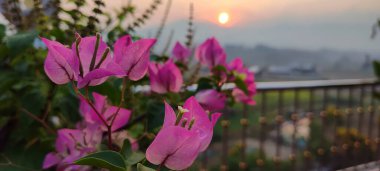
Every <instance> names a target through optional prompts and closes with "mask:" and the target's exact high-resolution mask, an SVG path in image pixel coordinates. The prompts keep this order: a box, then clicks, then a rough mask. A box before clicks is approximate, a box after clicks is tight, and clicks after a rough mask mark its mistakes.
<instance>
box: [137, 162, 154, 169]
mask: <svg viewBox="0 0 380 171" xmlns="http://www.w3.org/2000/svg"><path fill="white" fill-rule="evenodd" d="M137 171H154V169H152V168H150V167H146V166H144V165H142V164H140V163H139V164H137Z"/></svg>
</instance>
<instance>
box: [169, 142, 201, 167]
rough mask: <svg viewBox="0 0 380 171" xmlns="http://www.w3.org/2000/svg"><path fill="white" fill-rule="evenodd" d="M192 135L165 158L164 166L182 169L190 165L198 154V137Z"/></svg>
mask: <svg viewBox="0 0 380 171" xmlns="http://www.w3.org/2000/svg"><path fill="white" fill-rule="evenodd" d="M196 136H197V135H192V136H190V137H189V138H187V140H186V141H185V142H184V143H183V144H182V145H181V147H180V148H178V150H176V151H175V153H174V154H172V155H171V156H170V157H169V158H167V159H166V162H165V166H166V167H168V168H170V169H172V170H184V169H186V168H188V167H190V166H191V165H192V164H193V163H194V160H195V159H196V158H197V156H198V154H199V152H200V151H199V148H200V143H201V141H200V139H199V138H197V137H196Z"/></svg>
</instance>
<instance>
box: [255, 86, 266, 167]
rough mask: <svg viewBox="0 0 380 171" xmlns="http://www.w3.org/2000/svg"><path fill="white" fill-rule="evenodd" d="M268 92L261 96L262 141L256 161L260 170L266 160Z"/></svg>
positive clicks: (260, 120)
mask: <svg viewBox="0 0 380 171" xmlns="http://www.w3.org/2000/svg"><path fill="white" fill-rule="evenodd" d="M266 96H267V92H266V91H263V92H262V96H261V112H260V117H259V124H260V141H259V158H258V159H257V160H256V165H257V166H258V167H259V168H262V167H263V166H264V164H265V160H264V156H265V155H264V141H265V125H266V118H265V114H266V112H267V109H266V101H267V97H266Z"/></svg>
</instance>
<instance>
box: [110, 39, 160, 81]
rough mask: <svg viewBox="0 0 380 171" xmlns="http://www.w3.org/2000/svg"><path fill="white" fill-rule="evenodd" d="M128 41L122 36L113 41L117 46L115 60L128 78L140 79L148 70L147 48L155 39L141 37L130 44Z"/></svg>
mask: <svg viewBox="0 0 380 171" xmlns="http://www.w3.org/2000/svg"><path fill="white" fill-rule="evenodd" d="M128 42H129V40H128V38H127V37H124V38H122V39H121V40H119V42H116V43H115V46H117V49H116V53H115V62H116V63H118V64H120V65H121V67H122V68H123V69H124V70H125V72H126V74H127V76H128V78H129V79H131V80H134V81H136V80H139V79H141V78H142V77H143V76H144V75H145V74H146V72H147V70H148V63H149V58H150V55H149V50H150V48H151V47H152V46H153V45H154V43H155V42H156V40H155V39H141V40H138V41H136V42H134V43H132V44H129V43H128ZM124 44H125V45H124ZM123 46H125V47H123Z"/></svg>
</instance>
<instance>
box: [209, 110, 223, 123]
mask: <svg viewBox="0 0 380 171" xmlns="http://www.w3.org/2000/svg"><path fill="white" fill-rule="evenodd" d="M220 116H222V114H221V113H213V114H212V115H211V123H212V125H213V126H215V124H216V122H218V120H219V118H220Z"/></svg>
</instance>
